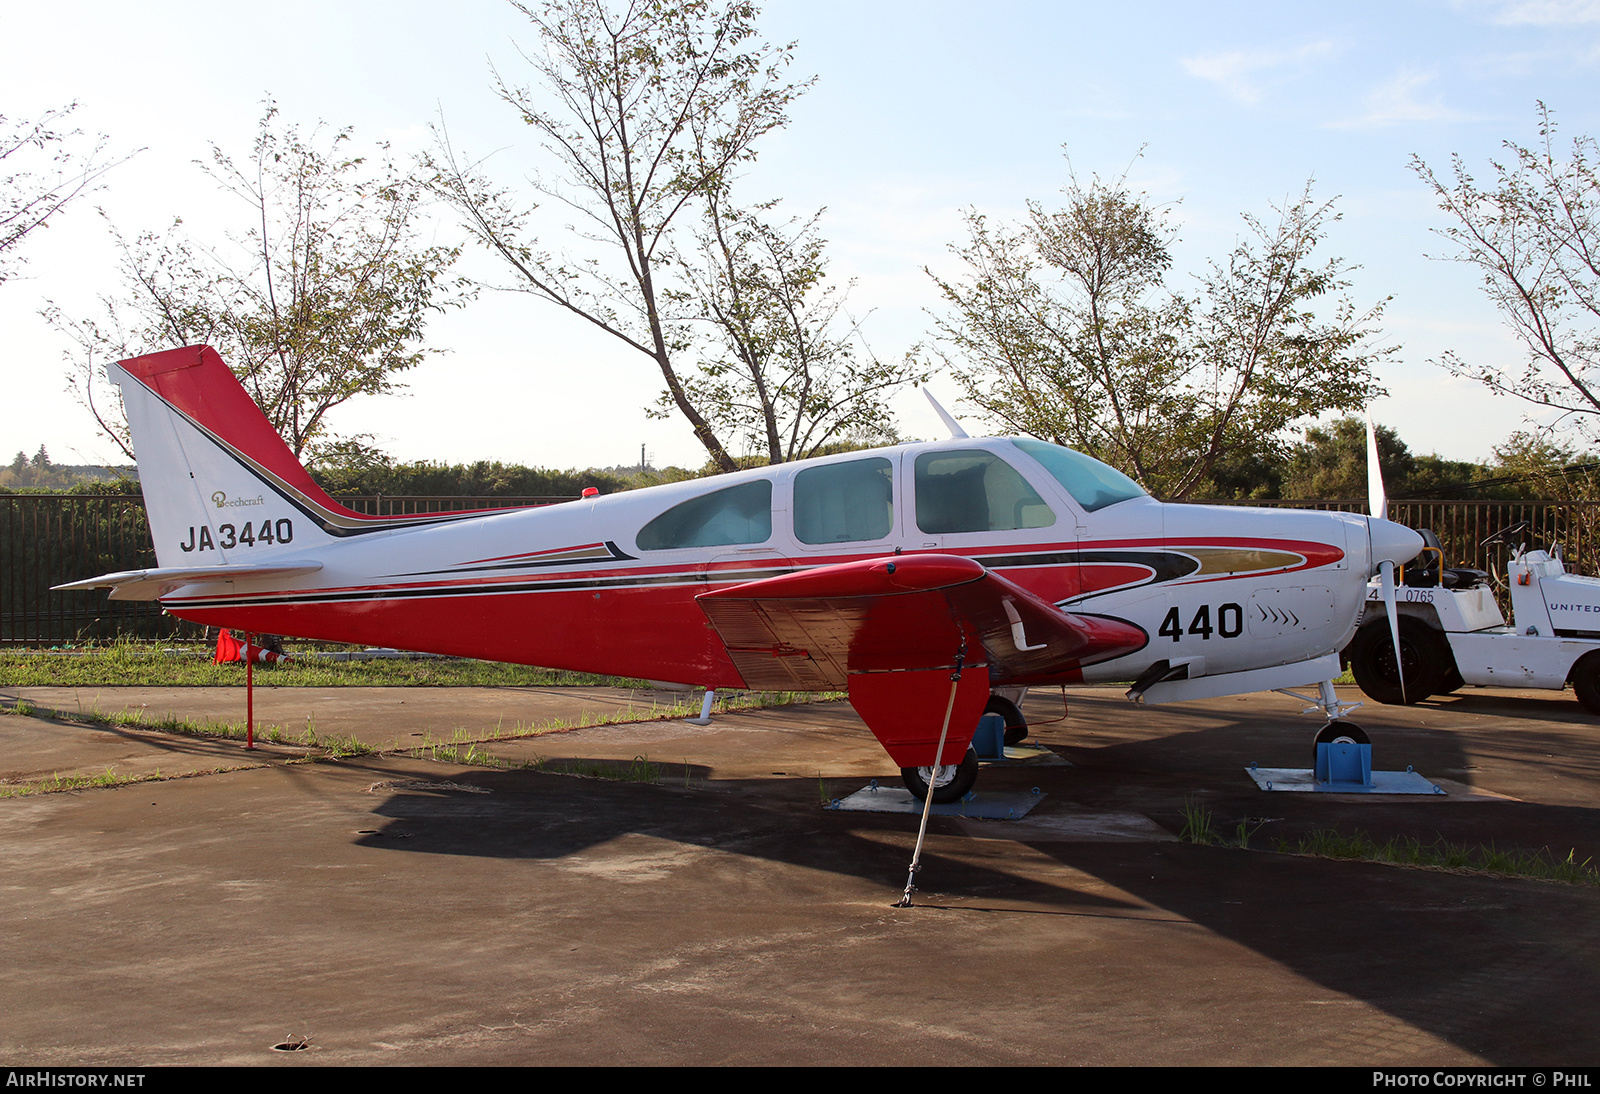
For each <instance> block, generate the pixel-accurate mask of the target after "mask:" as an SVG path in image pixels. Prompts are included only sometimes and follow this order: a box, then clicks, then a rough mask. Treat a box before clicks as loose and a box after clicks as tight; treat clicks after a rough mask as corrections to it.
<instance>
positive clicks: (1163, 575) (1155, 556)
mask: <svg viewBox="0 0 1600 1094" xmlns="http://www.w3.org/2000/svg"><path fill="white" fill-rule="evenodd" d="M607 546H609V547H612V548H613V549H615V546H614V545H613V544H611V543H610V542H609V541H608V542H607ZM618 553H619V554H620V552H618ZM882 557H890V556H882ZM971 557H972V558H974V559H975V560H976V561H979V562H981V563H983V564H984V565H985V566H987V567H989V568H990V569H993V570H1001V569H1024V568H1030V567H1041V566H1065V565H1073V564H1076V563H1078V562H1079V561H1088V562H1090V563H1117V564H1123V565H1135V566H1145V567H1148V568H1149V569H1150V570H1151V571H1152V574H1151V577H1149V578H1147V579H1146V580H1145V581H1142V582H1136V583H1134V584H1133V585H1119V586H1116V588H1115V589H1107V590H1105V591H1106V592H1115V591H1121V590H1125V589H1128V588H1131V587H1137V586H1141V585H1148V584H1155V583H1160V582H1166V581H1173V580H1176V579H1178V578H1181V577H1186V576H1187V575H1189V574H1191V573H1193V572H1194V571H1195V570H1197V569H1198V568H1199V565H1200V564H1199V563H1198V562H1197V561H1196V560H1195V559H1193V558H1191V557H1190V556H1188V555H1183V554H1176V553H1168V552H1160V551H1148V550H1144V551H1126V552H1123V551H1116V550H1088V551H1081V552H1075V551H1052V552H1041V553H1038V554H1007V555H973V556H971ZM592 562H593V560H591V559H574V560H572V564H573V565H579V564H583V563H590V564H592ZM504 568H505V569H510V568H512V567H504ZM814 568H815V567H810V566H785V567H773V568H766V569H760V570H735V571H729V570H718V571H715V572H714V573H713V572H709V571H706V570H693V571H687V572H686V571H679V572H676V573H671V574H651V575H641V576H631V575H618V576H616V577H597V578H581V577H579V578H573V579H571V580H568V581H561V580H551V581H530V582H506V583H498V584H483V585H442V586H429V587H426V588H420V589H393V588H380V589H360V590H350V591H339V590H330V591H328V592H318V591H315V590H312V591H308V592H307V593H305V594H301V595H297V594H295V593H292V592H291V593H287V594H283V593H280V594H275V595H274V594H264V595H246V596H242V597H206V598H204V599H194V600H189V599H185V600H179V601H173V602H170V603H171V605H172V606H173V607H175V608H177V607H181V608H220V607H257V606H263V605H289V604H337V603H350V602H359V601H370V600H406V599H417V598H429V597H456V596H506V595H513V594H518V593H534V592H566V591H572V590H579V589H624V588H635V587H649V586H656V585H711V584H716V585H730V584H736V585H737V584H745V583H747V582H751V581H761V580H764V579H766V578H769V577H779V576H782V575H784V574H790V573H795V572H797V571H800V570H807V569H814ZM423 572H424V573H427V572H429V571H423ZM432 572H438V573H454V572H470V571H465V570H462V571H449V570H446V571H432ZM402 576H404V575H402ZM1093 595H1095V594H1094V593H1087V594H1080V596H1093ZM1072 599H1078V598H1077V597H1074V598H1072Z"/></svg>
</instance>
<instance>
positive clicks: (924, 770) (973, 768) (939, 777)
mask: <svg viewBox="0 0 1600 1094" xmlns="http://www.w3.org/2000/svg"><path fill="white" fill-rule="evenodd" d="M900 778H901V780H902V781H903V782H904V783H905V784H906V789H907V790H909V791H911V796H912V797H914V798H916V799H917V800H918V801H921V800H922V799H924V798H926V797H927V796H928V784H929V783H930V782H931V783H932V784H933V803H934V804H935V805H948V804H950V803H951V802H958V801H960V800H961V799H962V798H964V797H966V796H967V795H968V794H969V793H971V791H972V786H973V784H974V783H976V782H977V781H978V753H977V752H976V751H974V750H973V748H972V746H971V745H968V746H967V754H966V755H965V756H963V757H962V758H961V762H960V763H958V764H940V765H939V766H938V767H902V768H901V769H900Z"/></svg>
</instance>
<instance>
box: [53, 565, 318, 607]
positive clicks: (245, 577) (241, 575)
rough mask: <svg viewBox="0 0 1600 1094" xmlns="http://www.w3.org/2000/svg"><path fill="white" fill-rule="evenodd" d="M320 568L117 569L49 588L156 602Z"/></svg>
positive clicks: (305, 566) (198, 567)
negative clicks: (191, 589) (200, 588)
mask: <svg viewBox="0 0 1600 1094" xmlns="http://www.w3.org/2000/svg"><path fill="white" fill-rule="evenodd" d="M320 569H322V563H320V562H309V561H304V562H284V563H279V564H278V565H275V566H168V567H157V568H154V569H150V570H119V571H117V572H116V573H112V574H101V575H100V576H99V577H91V578H85V579H84V580H83V581H69V582H68V583H67V584H65V585H54V586H51V588H52V590H54V591H68V590H75V589H110V590H111V594H110V596H108V597H107V599H108V600H159V599H161V598H162V597H163V596H166V595H167V594H168V593H170V592H172V591H173V590H174V589H178V588H181V587H183V586H184V585H210V584H214V583H216V582H222V581H253V580H256V579H259V578H266V577H299V576H300V575H302V574H314V573H316V572H317V571H318V570H320Z"/></svg>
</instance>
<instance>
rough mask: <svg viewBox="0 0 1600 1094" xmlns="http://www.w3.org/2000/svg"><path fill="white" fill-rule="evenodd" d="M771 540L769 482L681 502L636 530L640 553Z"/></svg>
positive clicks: (763, 480)
mask: <svg viewBox="0 0 1600 1094" xmlns="http://www.w3.org/2000/svg"><path fill="white" fill-rule="evenodd" d="M771 538H772V483H771V482H769V481H767V480H766V479H757V480H756V481H755V482H747V483H742V484H740V485H739V486H730V487H728V488H727V489H726V490H717V491H714V492H712V493H710V494H702V495H700V497H698V498H691V499H689V500H688V501H685V502H680V503H679V504H677V505H674V506H673V507H672V508H671V509H668V510H667V511H666V512H665V513H662V514H661V515H660V516H659V517H657V518H656V519H655V520H652V521H651V522H650V523H649V524H646V525H645V526H644V527H643V528H641V529H639V535H638V539H637V542H638V544H639V550H641V551H670V550H674V549H676V548H681V547H723V546H726V545H728V544H731V543H765V542H766V541H767V540H769V539H771Z"/></svg>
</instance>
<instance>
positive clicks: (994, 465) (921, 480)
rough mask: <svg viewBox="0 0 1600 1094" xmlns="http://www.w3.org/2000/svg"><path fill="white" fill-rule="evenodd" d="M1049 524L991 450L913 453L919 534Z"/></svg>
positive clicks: (1023, 484) (1050, 516)
mask: <svg viewBox="0 0 1600 1094" xmlns="http://www.w3.org/2000/svg"><path fill="white" fill-rule="evenodd" d="M1055 522H1056V515H1055V513H1054V512H1053V511H1052V510H1051V508H1050V506H1048V505H1046V504H1045V501H1044V499H1043V498H1041V497H1040V496H1039V493H1038V491H1036V490H1035V489H1034V488H1033V487H1031V486H1029V485H1028V480H1026V479H1024V478H1023V477H1022V476H1021V475H1019V474H1017V471H1016V469H1015V468H1013V467H1012V466H1011V465H1010V464H1008V463H1006V462H1005V461H1004V460H1002V459H1001V458H1000V457H999V456H996V455H994V454H993V453H992V452H983V451H976V450H974V451H964V452H924V453H923V454H922V455H920V456H918V457H917V527H918V528H921V529H922V530H923V531H924V532H928V533H930V534H936V535H937V534H947V533H951V532H997V531H1005V530H1009V529H1014V528H1046V527H1048V526H1050V525H1052V524H1054V523H1055Z"/></svg>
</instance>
